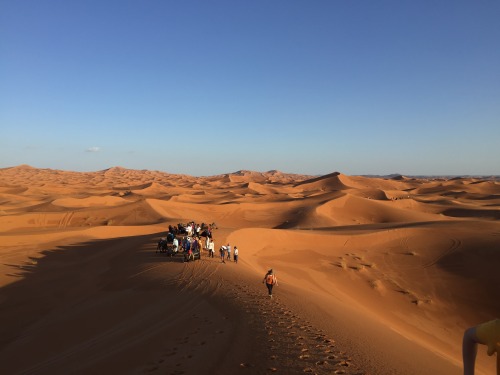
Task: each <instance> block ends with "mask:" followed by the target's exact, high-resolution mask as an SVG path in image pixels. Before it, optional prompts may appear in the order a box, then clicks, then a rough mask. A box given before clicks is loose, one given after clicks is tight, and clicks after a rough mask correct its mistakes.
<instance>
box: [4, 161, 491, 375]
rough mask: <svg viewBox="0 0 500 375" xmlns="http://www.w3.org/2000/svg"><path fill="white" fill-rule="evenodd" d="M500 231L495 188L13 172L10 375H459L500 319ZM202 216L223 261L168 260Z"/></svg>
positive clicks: (8, 196) (483, 360)
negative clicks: (267, 280)
mask: <svg viewBox="0 0 500 375" xmlns="http://www.w3.org/2000/svg"><path fill="white" fill-rule="evenodd" d="M499 219H500V182H499V181H496V180H495V179H478V178H453V179H444V178H441V179H438V178H432V179H430V178H429V179H416V178H408V177H404V176H398V177H395V178H385V179H384V178H368V177H359V176H348V175H344V174H341V173H332V174H329V175H325V176H321V177H317V176H303V175H292V174H285V173H281V172H279V171H269V172H265V173H259V172H251V171H239V172H236V173H228V174H224V175H219V176H209V177H192V176H187V175H173V174H168V173H163V172H157V171H148V170H140V171H139V170H128V169H124V168H119V167H115V168H111V169H108V170H103V171H98V172H85V173H83V172H81V173H79V172H69V171H60V170H51V169H36V168H32V167H29V166H18V167H12V168H4V169H1V170H0V260H1V261H0V373H1V374H69V373H71V374H268V373H273V372H275V373H280V374H301V373H306V374H307V373H311V374H426V375H428V374H457V375H458V374H461V371H462V370H461V340H462V335H463V331H464V330H465V329H466V328H467V327H469V326H472V325H475V324H478V323H481V322H484V321H486V320H490V319H493V318H495V317H498V316H499V315H500V287H499V286H500V272H499V270H500V221H499ZM191 220H193V221H195V222H197V223H202V222H205V223H212V222H215V223H216V224H217V229H215V230H214V240H215V246H216V257H215V258H209V257H208V256H207V252H206V251H203V254H202V259H201V260H197V261H195V262H189V263H184V262H183V261H182V259H181V258H179V257H173V258H171V257H167V256H166V255H165V254H161V253H156V251H155V250H156V245H157V242H158V240H159V239H160V238H161V237H164V236H165V234H166V231H167V228H168V225H169V224H172V225H177V224H178V223H186V222H188V221H191ZM226 243H230V244H231V245H232V246H234V245H236V246H237V247H238V248H239V252H240V255H239V258H240V259H239V262H238V263H237V264H235V263H234V262H226V263H225V264H223V263H221V262H220V259H219V258H218V257H217V255H218V254H217V249H218V248H219V247H220V246H221V245H223V244H226ZM269 268H273V269H274V270H275V272H276V275H277V277H278V281H279V284H278V286H276V287H275V293H274V298H272V299H271V298H269V297H268V296H267V291H266V288H265V286H264V285H263V284H262V279H263V277H264V274H265V273H266V271H267V270H268V269H269ZM485 351H486V349H485V348H479V355H478V359H477V373H478V374H483V375H486V374H493V373H494V372H495V359H494V358H493V357H488V356H486V354H485Z"/></svg>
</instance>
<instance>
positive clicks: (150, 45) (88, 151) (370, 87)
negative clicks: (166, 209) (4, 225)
mask: <svg viewBox="0 0 500 375" xmlns="http://www.w3.org/2000/svg"><path fill="white" fill-rule="evenodd" d="M19 164H29V165H31V166H34V167H39V168H53V169H64V170H75V171H97V170H101V169H105V168H109V167H113V166H121V167H125V168H133V169H150V170H161V171H166V172H172V173H185V174H190V175H195V176H202V175H215V174H219V173H228V172H234V171H237V170H240V169H249V170H255V171H267V170H271V169H278V170H281V171H283V172H290V173H305V174H327V173H330V172H333V171H339V172H341V173H344V174H348V175H356V174H389V173H401V174H405V175H415V174H428V175H433V174H434V175H436V174H437V175H439V174H500V2H499V1H494V0H481V1H470V0H469V1H461V0H449V1H423V0H419V1H410V0H408V1H405V0H393V1H384V0H376V1H374V0H356V1H348V0H325V1H320V0H300V1H299V0H241V1H239V0H225V1H219V0H200V1H194V0H176V1H173V0H172V1H169V0H148V1H142V0H135V1H127V0H114V1H112V0H111V1H110V0H85V1H83V0H82V1H67V0H59V1H49V0H31V1H28V0H23V1H18V0H0V167H10V166H15V165H19Z"/></svg>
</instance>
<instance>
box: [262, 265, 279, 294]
mask: <svg viewBox="0 0 500 375" xmlns="http://www.w3.org/2000/svg"><path fill="white" fill-rule="evenodd" d="M262 283H265V284H266V286H267V290H268V292H269V297H270V298H273V286H275V285H278V279H277V278H276V275H275V274H274V272H273V269H272V268H271V269H270V270H269V271H267V273H266V275H265V276H264V280H262Z"/></svg>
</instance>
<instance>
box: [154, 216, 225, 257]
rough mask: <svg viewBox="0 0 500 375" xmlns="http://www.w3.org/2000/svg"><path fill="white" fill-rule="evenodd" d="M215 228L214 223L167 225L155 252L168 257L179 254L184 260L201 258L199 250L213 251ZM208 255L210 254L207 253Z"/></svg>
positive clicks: (192, 222)
mask: <svg viewBox="0 0 500 375" xmlns="http://www.w3.org/2000/svg"><path fill="white" fill-rule="evenodd" d="M214 229H217V225H216V224H215V223H212V224H206V223H201V224H197V223H195V222H194V221H191V222H189V223H187V224H181V223H179V224H177V226H173V225H169V226H168V232H167V236H166V237H162V238H160V240H159V241H158V245H157V247H156V253H164V254H166V255H167V256H169V257H174V256H177V255H178V254H181V255H182V257H183V261H184V262H189V261H194V260H197V259H201V250H202V249H203V250H208V251H209V252H212V253H213V247H214V246H213V240H212V231H213V230H214ZM209 255H210V254H209Z"/></svg>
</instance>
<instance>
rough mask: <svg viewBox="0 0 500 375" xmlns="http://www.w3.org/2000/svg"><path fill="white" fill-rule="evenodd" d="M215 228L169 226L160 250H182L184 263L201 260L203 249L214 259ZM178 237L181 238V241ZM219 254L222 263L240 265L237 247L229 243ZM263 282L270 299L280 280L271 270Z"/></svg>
mask: <svg viewBox="0 0 500 375" xmlns="http://www.w3.org/2000/svg"><path fill="white" fill-rule="evenodd" d="M215 228H217V227H216V226H215V223H212V224H204V223H202V224H196V223H195V222H194V221H191V222H189V223H187V224H185V225H184V224H177V226H173V225H169V226H168V233H167V237H166V238H162V239H161V240H160V242H159V244H158V248H160V247H163V245H168V244H171V249H172V252H173V253H174V254H175V253H177V252H178V251H180V250H181V249H182V252H183V253H184V261H190V260H194V259H195V256H196V255H198V256H199V257H200V258H201V250H202V249H203V250H207V251H208V256H209V257H210V258H214V257H215V242H214V239H213V238H212V230H213V229H215ZM179 235H180V236H179ZM178 236H179V238H180V241H179V238H178ZM202 237H205V243H204V244H203V242H202ZM165 247H168V246H165ZM219 253H220V259H221V263H226V260H227V261H231V260H232V261H233V262H234V263H238V256H239V250H238V247H237V246H234V247H231V245H230V244H229V242H228V243H227V245H222V246H221V247H220V248H219ZM231 255H232V258H231ZM262 282H263V283H264V284H265V285H266V287H267V291H268V295H269V297H270V298H272V297H273V287H274V286H275V285H278V279H277V277H276V275H275V273H274V272H273V269H269V270H268V271H267V273H266V274H265V276H264V279H263V280H262Z"/></svg>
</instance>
